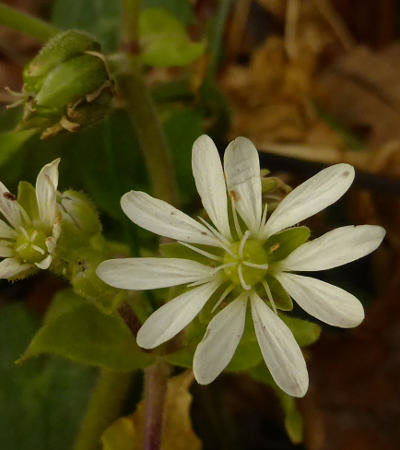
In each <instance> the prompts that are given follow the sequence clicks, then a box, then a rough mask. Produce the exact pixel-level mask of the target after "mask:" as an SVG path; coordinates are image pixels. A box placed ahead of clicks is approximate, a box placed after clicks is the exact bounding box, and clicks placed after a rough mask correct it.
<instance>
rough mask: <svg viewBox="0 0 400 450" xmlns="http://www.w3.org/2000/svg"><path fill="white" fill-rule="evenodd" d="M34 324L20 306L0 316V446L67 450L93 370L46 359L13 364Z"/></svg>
mask: <svg viewBox="0 0 400 450" xmlns="http://www.w3.org/2000/svg"><path fill="white" fill-rule="evenodd" d="M38 327H39V318H38V317H36V315H34V314H32V313H31V312H29V311H28V310H27V309H26V308H25V306H24V305H22V304H13V305H10V306H6V307H3V308H2V309H1V314H0V352H1V359H0V448H1V449H2V450H16V449H18V450H53V449H57V450H69V449H70V448H71V447H72V444H73V439H74V436H75V434H76V433H77V431H78V427H79V423H80V420H81V418H82V415H83V413H84V410H85V408H86V403H87V401H88V398H89V395H90V392H91V389H92V386H93V384H94V381H95V376H96V371H95V370H94V369H93V368H89V367H83V366H79V365H76V364H73V363H72V362H70V361H66V360H64V359H61V358H55V357H46V358H37V359H34V360H31V361H27V362H26V363H25V364H24V365H23V366H16V365H15V364H14V361H15V359H16V358H17V357H18V355H20V354H21V352H22V351H23V349H24V348H25V347H26V345H27V344H28V342H29V340H30V339H31V337H32V335H33V334H34V333H35V330H36V329H37V328H38Z"/></svg>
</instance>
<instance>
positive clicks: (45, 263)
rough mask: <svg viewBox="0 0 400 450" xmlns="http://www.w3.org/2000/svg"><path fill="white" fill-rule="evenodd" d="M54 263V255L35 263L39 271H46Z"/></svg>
mask: <svg viewBox="0 0 400 450" xmlns="http://www.w3.org/2000/svg"><path fill="white" fill-rule="evenodd" d="M52 261H53V257H52V255H47V256H46V258H44V259H42V260H41V261H39V262H37V263H35V266H36V267H38V268H39V269H42V270H46V269H48V268H49V267H50V264H51V262H52Z"/></svg>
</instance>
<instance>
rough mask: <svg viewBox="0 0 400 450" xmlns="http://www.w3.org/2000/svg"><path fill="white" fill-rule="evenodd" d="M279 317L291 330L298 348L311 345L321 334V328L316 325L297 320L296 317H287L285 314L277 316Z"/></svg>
mask: <svg viewBox="0 0 400 450" xmlns="http://www.w3.org/2000/svg"><path fill="white" fill-rule="evenodd" d="M279 317H280V318H281V319H282V320H283V321H284V322H285V323H286V325H287V326H288V327H289V328H290V329H291V331H292V333H293V336H294V337H295V339H296V341H297V343H298V344H299V345H300V347H306V346H307V345H311V344H313V343H314V342H315V341H316V340H318V338H319V336H320V334H321V327H320V326H319V325H318V324H316V323H313V322H309V321H308V320H303V319H298V318H297V317H289V316H287V315H286V314H279Z"/></svg>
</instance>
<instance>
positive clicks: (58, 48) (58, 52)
mask: <svg viewBox="0 0 400 450" xmlns="http://www.w3.org/2000/svg"><path fill="white" fill-rule="evenodd" d="M88 50H89V51H96V52H99V51H100V44H99V43H98V42H96V41H95V40H94V39H93V37H92V36H91V35H90V34H88V33H85V32H83V31H75V30H69V31H64V32H63V33H60V34H57V35H56V36H54V37H53V38H52V39H50V40H49V41H48V42H47V44H46V45H45V46H44V47H43V48H42V50H41V51H40V52H39V54H38V55H37V56H36V57H35V58H33V60H32V61H31V62H30V63H29V64H28V65H27V66H26V67H25V69H24V73H23V76H24V83H25V88H26V90H27V91H28V92H37V91H38V90H39V89H40V88H41V86H42V84H43V81H44V80H45V78H46V76H47V74H48V73H49V72H50V71H51V70H52V69H54V68H55V67H56V66H58V65H59V64H60V63H62V62H64V61H67V60H68V59H70V58H73V57H74V56H78V55H81V54H82V53H84V52H86V51H88Z"/></svg>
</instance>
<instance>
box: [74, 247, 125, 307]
mask: <svg viewBox="0 0 400 450" xmlns="http://www.w3.org/2000/svg"><path fill="white" fill-rule="evenodd" d="M105 258H106V256H105V255H104V254H103V253H101V252H98V251H96V250H93V249H90V248H85V249H81V250H80V251H79V255H77V257H76V259H75V261H74V262H73V264H72V266H71V284H72V286H73V288H74V290H75V292H76V293H77V294H78V295H80V296H81V297H84V298H87V299H89V300H93V301H96V305H97V306H99V307H100V308H101V309H104V310H105V311H109V312H110V311H111V310H112V309H113V307H114V306H115V305H114V302H117V303H118V299H119V294H120V292H121V291H120V290H119V289H115V288H113V287H111V286H109V285H107V284H105V283H104V282H103V281H102V280H100V278H99V277H98V276H97V275H96V269H97V267H98V265H99V264H100V263H101V262H103V261H104V260H105Z"/></svg>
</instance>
